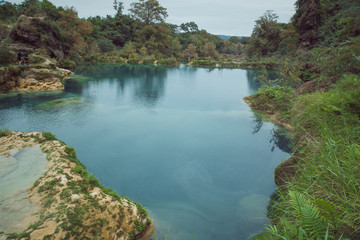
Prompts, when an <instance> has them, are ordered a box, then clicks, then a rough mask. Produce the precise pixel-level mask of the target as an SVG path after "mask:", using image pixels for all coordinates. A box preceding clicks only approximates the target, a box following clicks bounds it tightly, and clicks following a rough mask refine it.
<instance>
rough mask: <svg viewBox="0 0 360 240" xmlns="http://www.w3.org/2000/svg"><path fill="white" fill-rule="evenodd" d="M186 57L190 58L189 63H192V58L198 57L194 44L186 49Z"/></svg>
mask: <svg viewBox="0 0 360 240" xmlns="http://www.w3.org/2000/svg"><path fill="white" fill-rule="evenodd" d="M185 56H187V57H188V61H190V60H191V58H194V57H197V56H198V54H197V52H196V46H195V45H194V44H192V43H190V44H189V46H188V47H187V48H186V49H185Z"/></svg>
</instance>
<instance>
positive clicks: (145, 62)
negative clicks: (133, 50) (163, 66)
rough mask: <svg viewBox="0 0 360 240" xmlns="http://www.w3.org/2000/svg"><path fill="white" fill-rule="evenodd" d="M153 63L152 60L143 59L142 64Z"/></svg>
mask: <svg viewBox="0 0 360 240" xmlns="http://www.w3.org/2000/svg"><path fill="white" fill-rule="evenodd" d="M154 63H155V59H154V58H144V59H143V64H154Z"/></svg>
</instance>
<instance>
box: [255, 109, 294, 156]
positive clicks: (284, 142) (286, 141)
mask: <svg viewBox="0 0 360 240" xmlns="http://www.w3.org/2000/svg"><path fill="white" fill-rule="evenodd" d="M253 122H254V123H255V125H254V126H253V127H252V129H253V132H252V134H256V133H258V132H259V131H260V129H261V127H262V126H263V120H262V118H261V116H260V115H259V114H256V113H255V114H254V120H253ZM271 135H272V137H271V139H270V143H272V144H273V146H272V148H271V151H274V149H275V147H278V148H279V149H281V150H282V151H284V152H286V153H292V149H293V143H292V140H291V139H290V138H289V135H288V134H287V132H286V130H284V129H283V128H279V127H274V128H273V129H272V130H271Z"/></svg>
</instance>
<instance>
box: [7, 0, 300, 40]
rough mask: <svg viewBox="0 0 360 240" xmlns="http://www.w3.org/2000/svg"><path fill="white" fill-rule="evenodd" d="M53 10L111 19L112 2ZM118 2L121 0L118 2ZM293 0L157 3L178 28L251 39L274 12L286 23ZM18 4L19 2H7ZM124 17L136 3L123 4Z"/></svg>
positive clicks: (76, 0) (93, 0) (72, 1)
mask: <svg viewBox="0 0 360 240" xmlns="http://www.w3.org/2000/svg"><path fill="white" fill-rule="evenodd" d="M50 1H51V2H52V3H53V4H55V5H56V6H63V7H66V6H68V7H71V6H74V7H75V9H76V10H77V11H78V13H79V17H85V18H86V17H89V16H96V15H100V16H106V15H108V14H109V15H114V14H115V10H114V9H113V2H114V0H100V1H99V0H50ZM120 1H121V0H120ZM295 1H296V0H180V1H179V0H159V2H160V4H161V5H162V6H163V7H165V8H167V12H168V14H169V17H168V18H167V19H166V22H168V23H173V24H178V25H180V24H181V23H185V22H191V21H193V22H195V23H196V24H197V25H198V26H199V28H200V29H205V30H206V31H208V32H210V33H213V34H223V35H232V36H250V35H251V32H252V29H253V27H254V21H255V20H256V19H258V18H259V17H260V16H261V15H263V14H264V13H265V11H266V10H274V12H275V13H276V14H277V15H279V22H285V23H287V22H289V20H290V18H291V17H292V15H293V14H294V12H295V10H294V3H295ZM8 2H12V3H21V2H22V1H21V0H12V1H11V0H8ZM122 2H123V3H124V6H125V13H128V12H127V10H128V9H129V8H130V3H132V2H135V0H123V1H122Z"/></svg>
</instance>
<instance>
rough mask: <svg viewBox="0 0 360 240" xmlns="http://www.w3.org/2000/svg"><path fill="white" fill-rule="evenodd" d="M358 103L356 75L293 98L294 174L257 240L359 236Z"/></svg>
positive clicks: (359, 83) (358, 79) (359, 87)
mask: <svg viewBox="0 0 360 240" xmlns="http://www.w3.org/2000/svg"><path fill="white" fill-rule="evenodd" d="M359 99H360V77H359V76H356V75H347V76H344V77H343V78H342V79H341V80H340V81H339V82H338V83H337V84H336V85H334V87H333V88H332V89H331V90H329V91H328V92H315V93H312V94H306V95H301V96H299V97H298V98H296V99H294V100H293V108H292V110H291V116H292V123H293V125H294V127H295V132H294V135H295V142H296V145H297V148H298V151H297V155H298V157H300V158H301V161H298V169H299V170H298V171H297V173H296V175H295V178H294V180H293V182H292V183H288V185H287V189H288V193H286V192H283V196H282V200H281V201H279V202H278V203H277V206H276V208H277V209H278V210H275V211H276V213H277V214H278V215H280V216H277V217H278V218H280V220H277V221H276V222H274V223H276V226H270V227H269V228H268V229H267V231H266V232H265V233H263V234H261V235H260V236H265V238H258V239H278V238H276V237H286V238H287V239H297V238H298V237H299V236H300V235H301V234H302V235H301V236H302V239H326V238H327V239H340V238H341V237H342V236H346V237H348V238H350V239H358V238H359V237H360V218H359V214H358V213H359V212H360V204H359V203H360V190H359V189H360V185H359V184H360V183H359V181H358V179H359V174H360V161H359V160H360V147H359V146H360V139H359V135H360V118H359V115H360V102H359V101H358V100H359ZM266 236H268V238H266ZM269 236H271V237H269Z"/></svg>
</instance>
